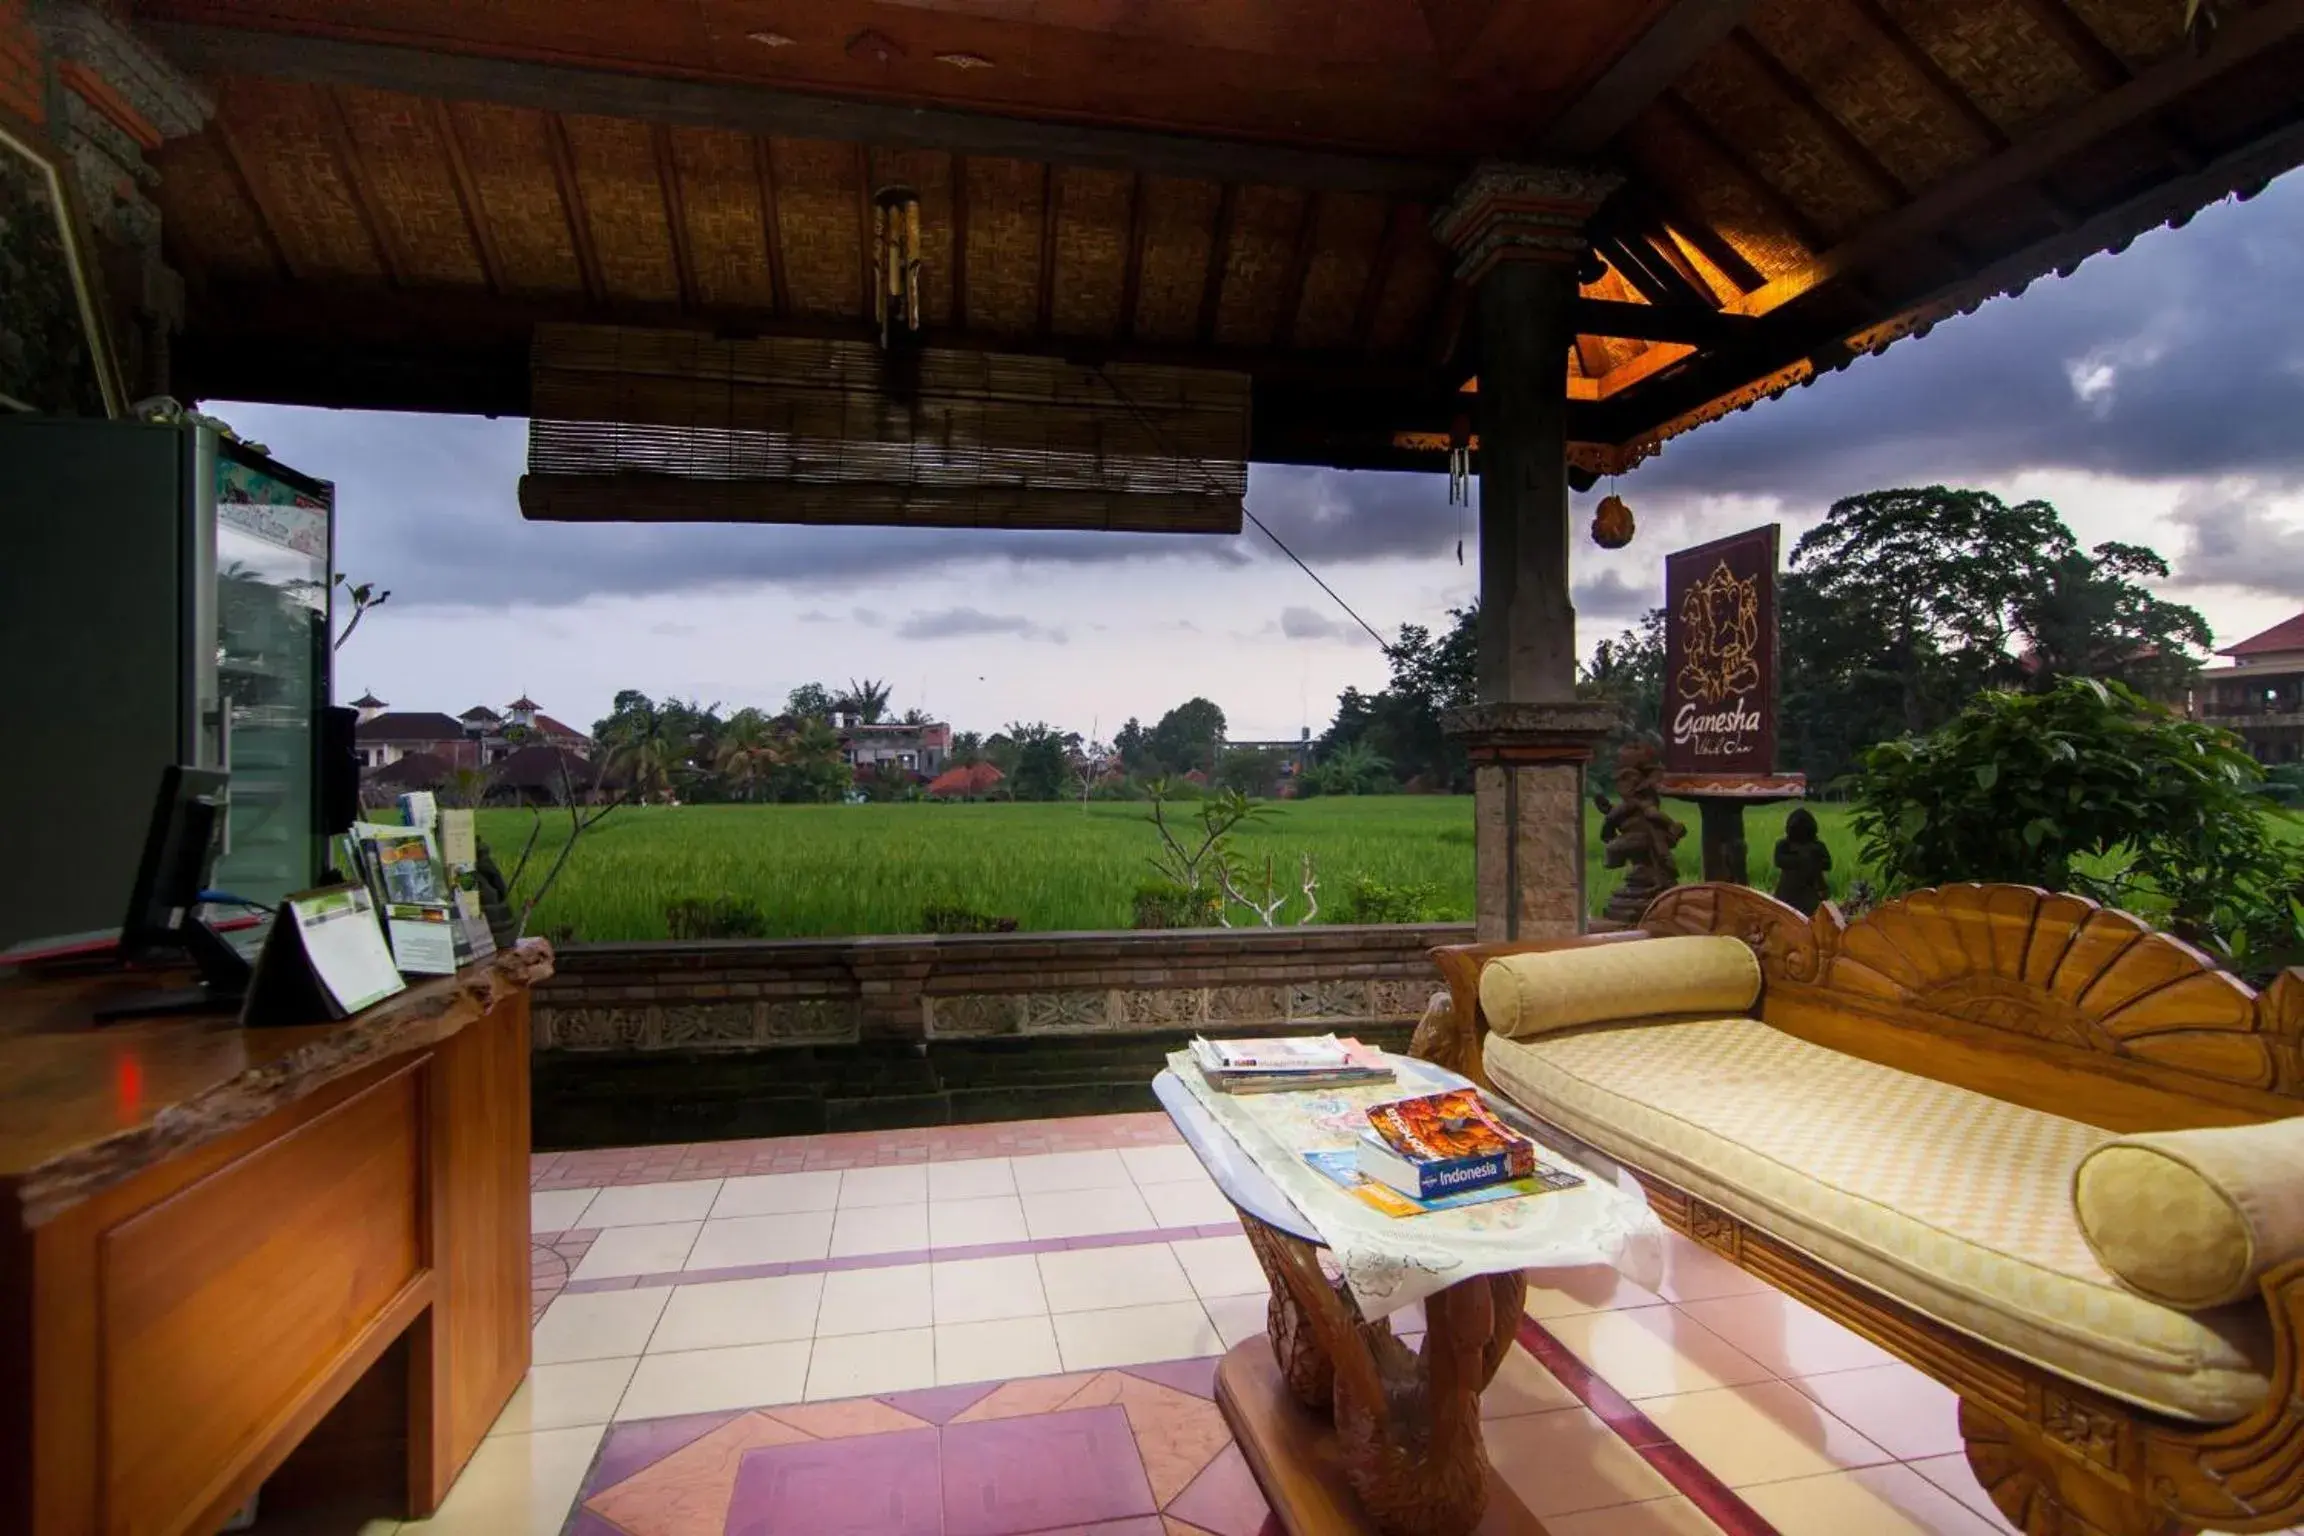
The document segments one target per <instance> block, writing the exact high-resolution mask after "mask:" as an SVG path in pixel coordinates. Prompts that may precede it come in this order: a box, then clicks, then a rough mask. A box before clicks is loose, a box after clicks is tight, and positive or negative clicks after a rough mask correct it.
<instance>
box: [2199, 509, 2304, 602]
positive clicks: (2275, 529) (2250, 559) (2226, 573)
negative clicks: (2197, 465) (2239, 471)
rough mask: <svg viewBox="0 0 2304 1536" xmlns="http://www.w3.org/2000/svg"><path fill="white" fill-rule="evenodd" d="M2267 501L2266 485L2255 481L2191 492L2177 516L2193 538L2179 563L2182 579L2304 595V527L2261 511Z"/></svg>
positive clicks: (2283, 595)
mask: <svg viewBox="0 0 2304 1536" xmlns="http://www.w3.org/2000/svg"><path fill="white" fill-rule="evenodd" d="M2262 502H2263V488H2262V487H2261V486H2260V485H2257V484H2255V483H2252V482H2242V483H2240V484H2237V485H2233V484H2217V485H2213V486H2207V487H2199V488H2195V489H2194V490H2191V491H2188V492H2187V493H2185V495H2184V496H2183V497H2182V498H2181V499H2179V500H2178V502H2177V503H2176V513H2175V517H2176V521H2177V522H2178V523H2181V524H2182V525H2183V526H2184V527H2185V528H2186V529H2188V530H2190V532H2191V535H2192V540H2191V545H2190V547H2189V548H2188V549H2186V551H2185V552H2184V556H2183V558H2182V559H2181V560H2179V561H2178V562H2177V563H2176V573H2175V574H2176V579H2177V580H2178V581H2180V582H2182V583H2184V584H2186V585H2188V586H2228V587H2245V588H2248V589H2249V590H2251V591H2256V592H2264V593H2269V594H2271V595H2272V596H2274V597H2286V598H2294V597H2297V596H2299V595H2304V527H2297V526H2295V525H2293V524H2288V525H2283V524H2278V523H2274V522H2273V521H2272V520H2271V519H2269V518H2267V517H2264V516H2263V515H2262V514H2261V512H2260V511H2259V508H2260V507H2261V505H2262Z"/></svg>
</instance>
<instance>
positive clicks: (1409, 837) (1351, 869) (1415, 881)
mask: <svg viewBox="0 0 2304 1536" xmlns="http://www.w3.org/2000/svg"><path fill="white" fill-rule="evenodd" d="M1670 809H1671V811H1672V814H1673V815H1674V816H1676V817H1678V818H1679V819H1680V821H1681V822H1683V823H1684V824H1685V825H1686V826H1687V827H1688V829H1689V832H1688V837H1687V839H1686V840H1685V841H1683V842H1682V843H1681V845H1680V865H1681V870H1682V872H1683V876H1684V877H1686V878H1694V877H1695V875H1696V872H1697V866H1698V855H1697V843H1696V808H1695V807H1694V806H1693V805H1688V804H1683V803H1680V802H1673V803H1671V805H1670ZM1812 809H1814V810H1815V812H1816V815H1817V820H1818V821H1819V822H1820V823H1821V824H1822V829H1823V834H1824V838H1825V841H1826V843H1827V844H1829V845H1830V847H1831V849H1832V863H1833V870H1832V877H1831V885H1832V891H1833V894H1834V895H1836V896H1837V895H1840V894H1842V893H1843V892H1845V890H1846V889H1847V883H1848V881H1849V879H1850V878H1851V877H1852V876H1853V875H1854V874H1856V873H1857V869H1856V863H1857V860H1856V849H1855V841H1854V838H1853V835H1852V834H1851V833H1850V832H1849V830H1848V827H1847V814H1846V812H1845V810H1844V809H1843V808H1841V807H1838V806H1830V805H1818V806H1815V807H1812ZM1173 810H1174V811H1175V812H1180V813H1181V820H1179V819H1178V818H1177V817H1175V816H1172V824H1178V825H1189V824H1196V819H1197V818H1196V816H1195V814H1194V813H1195V811H1196V808H1195V807H1193V806H1190V805H1185V806H1179V807H1175V808H1173ZM1790 810H1791V807H1790V806H1788V805H1773V806H1765V807H1759V808H1756V809H1754V810H1752V811H1749V812H1747V813H1746V815H1745V835H1746V837H1747V838H1748V839H1749V840H1750V845H1751V849H1752V866H1753V871H1754V874H1755V876H1766V877H1767V879H1768V883H1769V884H1771V885H1772V884H1773V878H1772V871H1771V870H1769V868H1768V857H1769V854H1770V851H1771V850H1772V849H1773V848H1774V847H1775V844H1776V839H1777V838H1778V837H1779V836H1780V835H1782V831H1783V824H1784V817H1785V816H1786V814H1788V813H1789V811H1790ZM1148 815H1149V809H1148V807H1146V806H1145V805H1143V804H1141V803H1132V802H1124V801H1111V802H1104V801H1097V802H1091V803H1090V804H1088V805H1087V806H1085V807H1083V806H1081V805H1079V804H1077V803H1073V804H977V805H937V804H912V805H907V804H894V805H858V806H847V805H823V806H816V805H806V806H802V805H773V806H769V805H762V806H748V805H705V806H671V807H665V806H626V807H623V808H621V809H619V810H617V811H615V812H613V813H612V814H611V815H609V817H608V818H607V819H606V820H605V821H603V822H601V823H600V824H599V825H598V826H596V827H594V828H593V829H592V830H591V831H589V832H587V833H586V834H585V835H584V837H583V840H582V841H581V842H580V843H579V845H578V846H577V848H576V850H575V852H574V854H573V855H572V856H571V858H570V860H569V864H568V868H567V870H566V872H565V873H564V874H562V875H561V877H560V881H559V884H558V885H557V886H556V887H555V888H554V889H553V891H552V893H551V895H550V896H549V897H548V898H546V900H545V902H544V904H543V906H541V907H540V908H539V909H538V910H537V914H536V917H535V920H534V921H533V922H532V923H531V924H530V926H529V931H530V932H532V933H554V932H558V931H562V930H567V931H570V932H572V934H573V936H574V937H575V938H576V939H578V940H588V941H593V942H612V941H619V940H635V939H661V938H665V937H668V936H669V935H668V931H667V928H666V925H665V917H664V909H665V907H666V905H667V904H668V903H670V902H673V901H677V900H679V899H681V898H684V897H713V896H722V895H728V896H739V897H744V898H747V899H749V900H751V901H752V902H754V903H756V904H757V905H758V906H759V908H760V910H761V911H762V913H764V914H765V915H766V917H767V920H768V926H769V931H770V932H771V934H773V935H775V936H779V937H801V936H806V935H815V934H854V933H916V932H918V931H920V927H921V912H922V909H923V908H924V907H926V906H928V905H930V904H933V903H950V904H956V905H960V906H965V907H969V908H973V909H975V910H976V911H979V912H983V913H986V914H991V915H997V916H1002V917H1013V918H1015V919H1016V920H1017V924H1018V926H1019V927H1020V928H1022V929H1025V930H1033V931H1042V932H1045V931H1051V930H1062V929H1094V928H1125V927H1128V926H1130V923H1131V919H1132V910H1131V903H1132V899H1133V893H1134V891H1135V888H1136V886H1137V884H1138V882H1139V881H1141V880H1144V879H1146V878H1147V877H1149V876H1151V875H1152V873H1153V869H1152V865H1151V863H1150V859H1151V856H1152V855H1153V853H1154V852H1155V851H1156V850H1157V847H1158V842H1157V839H1156V838H1155V836H1154V834H1153V831H1152V828H1151V826H1150V824H1149V822H1148V820H1147V818H1148ZM530 825H531V819H530V816H529V813H527V812H526V811H483V812H481V813H480V834H481V836H482V837H483V838H485V839H486V840H487V841H488V843H489V844H490V846H491V847H492V848H493V849H494V850H495V853H496V856H497V859H498V861H499V862H500V863H501V864H502V865H503V867H504V869H505V871H506V873H510V871H511V868H512V864H513V861H514V860H515V859H516V858H517V857H518V855H519V852H520V849H521V846H522V844H523V843H525V841H526V840H527V838H528V835H529V829H530ZM1585 825H1586V832H1587V836H1588V837H1591V838H1592V839H1593V841H1592V842H1591V844H1590V846H1589V847H1588V849H1587V852H1586V859H1587V864H1588V869H1589V881H1588V884H1589V889H1590V891H1591V893H1592V906H1593V909H1594V910H1595V911H1597V910H1598V909H1599V908H1600V906H1601V905H1602V904H1603V903H1605V902H1606V900H1607V898H1608V893H1609V892H1610V891H1612V890H1613V889H1615V886H1616V883H1617V882H1618V880H1619V879H1621V878H1622V873H1623V872H1622V871H1620V870H1606V869H1603V868H1602V867H1601V858H1600V849H1599V844H1598V841H1597V833H1598V830H1599V818H1598V817H1597V816H1596V815H1588V816H1587V817H1586V818H1585ZM567 835H568V817H567V813H566V812H565V811H549V810H548V811H546V812H544V813H543V820H542V832H541V836H540V837H539V839H538V842H537V849H536V853H535V855H534V856H533V857H532V858H531V859H530V861H529V869H528V873H527V875H526V876H525V877H524V878H523V880H522V881H521V885H522V886H523V887H533V886H534V884H535V883H536V882H537V881H538V880H540V879H541V878H542V875H543V872H544V871H545V870H546V869H547V868H549V867H550V864H551V862H552V857H553V855H554V853H556V852H557V850H558V848H559V846H560V845H561V844H562V843H563V842H565V841H566V838H567ZM1236 841H1237V842H1238V844H1239V846H1240V848H1241V850H1242V852H1243V853H1245V854H1246V855H1247V856H1248V857H1249V859H1250V860H1251V861H1252V862H1253V864H1254V866H1255V867H1256V868H1258V869H1261V867H1262V864H1263V861H1264V858H1265V856H1266V855H1267V854H1269V855H1271V856H1272V858H1273V861H1274V865H1275V869H1276V871H1277V878H1278V881H1279V883H1281V884H1283V885H1284V886H1285V887H1286V888H1288V889H1290V890H1293V889H1294V888H1295V886H1296V884H1297V875H1298V871H1299V868H1300V864H1301V860H1302V857H1303V855H1305V854H1307V853H1309V854H1311V855H1312V858H1313V861H1314V865H1315V867H1316V869H1317V872H1318V876H1319V880H1320V898H1321V907H1322V912H1321V916H1322V918H1323V919H1326V920H1335V919H1337V918H1338V917H1339V916H1340V913H1339V911H1338V908H1339V907H1340V905H1341V904H1342V902H1343V898H1344V893H1345V890H1346V888H1347V886H1348V884H1349V883H1350V881H1351V878H1352V877H1353V876H1355V875H1360V876H1366V877H1368V878H1370V879H1373V880H1377V881H1381V882H1383V883H1384V884H1386V885H1390V886H1407V885H1413V886H1426V887H1429V888H1430V889H1431V890H1432V892H1433V893H1434V900H1433V902H1432V904H1431V906H1430V908H1429V912H1430V915H1431V916H1433V917H1435V918H1458V919H1469V918H1470V917H1471V915H1472V801H1471V799H1470V797H1468V796H1453V797H1450V796H1423V795H1399V796H1368V797H1352V798H1339V799H1320V800H1307V801H1301V802H1294V803H1288V804H1284V805H1280V806H1277V807H1275V808H1274V809H1273V812H1272V814H1271V816H1270V818H1269V819H1268V820H1266V821H1264V822H1263V823H1261V824H1260V825H1256V826H1254V827H1253V828H1251V829H1250V830H1248V831H1246V832H1244V833H1242V834H1240V835H1239V836H1238V837H1237V839H1236ZM1301 910H1302V904H1301V902H1300V901H1295V902H1291V904H1290V906H1289V907H1288V908H1286V909H1284V910H1283V913H1282V916H1281V921H1283V922H1287V921H1291V920H1292V919H1293V917H1294V916H1295V915H1296V914H1297V913H1299V912H1300V911H1301ZM1233 920H1234V922H1236V923H1238V922H1243V921H1253V919H1252V918H1249V917H1246V916H1245V914H1241V913H1239V912H1238V911H1237V910H1236V911H1235V915H1234V919H1233Z"/></svg>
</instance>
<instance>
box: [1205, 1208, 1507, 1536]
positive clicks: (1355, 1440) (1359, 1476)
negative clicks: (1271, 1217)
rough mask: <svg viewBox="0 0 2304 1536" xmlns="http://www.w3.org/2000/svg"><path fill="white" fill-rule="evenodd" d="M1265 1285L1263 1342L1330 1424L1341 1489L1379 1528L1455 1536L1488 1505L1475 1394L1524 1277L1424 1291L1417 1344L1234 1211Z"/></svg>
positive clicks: (1498, 1361)
mask: <svg viewBox="0 0 2304 1536" xmlns="http://www.w3.org/2000/svg"><path fill="white" fill-rule="evenodd" d="M1240 1224H1241V1225H1242V1226H1243V1227H1244V1228H1246V1229H1247V1232H1248V1241H1249V1243H1250V1244H1251V1245H1252V1246H1253V1247H1254V1248H1255V1250H1256V1257H1257V1259H1258V1260H1259V1261H1260V1262H1261V1263H1262V1265H1263V1266H1264V1274H1265V1277H1266V1278H1267V1279H1269V1280H1270V1281H1271V1282H1272V1303H1271V1311H1270V1320H1271V1327H1272V1335H1271V1336H1272V1348H1273V1353H1274V1355H1275V1356H1276V1357H1277V1359H1278V1362H1279V1365H1280V1370H1281V1374H1282V1375H1283V1377H1284V1378H1285V1379H1286V1380H1287V1382H1288V1387H1289V1391H1290V1392H1291V1394H1293V1395H1294V1396H1295V1398H1296V1399H1297V1401H1298V1402H1300V1403H1302V1404H1303V1405H1304V1406H1305V1407H1306V1408H1309V1409H1311V1410H1313V1411H1315V1412H1319V1411H1323V1410H1325V1411H1327V1412H1328V1413H1329V1414H1330V1415H1331V1416H1332V1417H1333V1419H1334V1421H1335V1425H1336V1436H1337V1441H1338V1443H1339V1444H1340V1446H1341V1447H1342V1449H1343V1451H1344V1461H1345V1469H1346V1476H1347V1477H1348V1478H1349V1479H1350V1480H1351V1484H1352V1491H1353V1492H1354V1493H1355V1494H1357V1495H1358V1496H1359V1499H1360V1502H1361V1504H1362V1506H1363V1507H1364V1508H1365V1509H1366V1510H1367V1512H1368V1514H1369V1516H1370V1518H1371V1519H1372V1520H1373V1521H1374V1522H1375V1524H1376V1526H1377V1528H1378V1529H1380V1530H1382V1531H1384V1532H1385V1533H1387V1536H1465V1533H1466V1532H1468V1531H1470V1530H1471V1529H1472V1528H1473V1527H1474V1526H1475V1525H1477V1524H1478V1523H1479V1521H1480V1516H1481V1514H1482V1512H1483V1511H1484V1510H1485V1509H1486V1507H1487V1502H1488V1457H1487V1452H1486V1450H1485V1448H1484V1447H1483V1445H1482V1442H1481V1438H1480V1393H1481V1390H1482V1389H1483V1388H1485V1387H1486V1386H1487V1385H1488V1383H1489V1382H1490V1381H1491V1380H1493V1379H1494V1378H1495V1375H1496V1372H1497V1370H1498V1368H1499V1367H1501V1366H1502V1365H1503V1363H1504V1355H1505V1352H1506V1351H1507V1350H1509V1349H1510V1348H1511V1347H1512V1339H1513V1336H1514V1333H1515V1331H1516V1329H1517V1328H1518V1326H1519V1319H1520V1309H1521V1304H1522V1301H1523V1298H1524V1297H1525V1295H1526V1292H1527V1279H1526V1277H1525V1276H1523V1275H1520V1274H1518V1273H1513V1274H1507V1275H1480V1276H1476V1277H1474V1278H1473V1279H1470V1280H1466V1281H1464V1282H1462V1283H1460V1284H1457V1285H1452V1286H1450V1287H1449V1288H1448V1289H1446V1290H1444V1291H1441V1292H1439V1293H1438V1294H1436V1295H1434V1296H1431V1297H1429V1298H1427V1299H1426V1301H1425V1303H1424V1315H1425V1320H1426V1331H1425V1335H1424V1347H1423V1349H1422V1350H1421V1351H1414V1350H1411V1349H1409V1348H1408V1346H1407V1345H1405V1344H1403V1343H1401V1342H1400V1340H1399V1339H1397V1338H1395V1337H1394V1336H1393V1333H1392V1330H1391V1328H1390V1326H1389V1325H1388V1324H1386V1323H1384V1322H1381V1321H1378V1322H1373V1323H1371V1322H1368V1321H1366V1320H1364V1319H1363V1318H1362V1317H1361V1316H1360V1309H1359V1307H1358V1306H1357V1305H1356V1304H1355V1303H1354V1302H1353V1300H1352V1297H1351V1294H1350V1293H1349V1292H1348V1291H1346V1290H1345V1289H1344V1287H1343V1286H1342V1285H1340V1284H1338V1283H1337V1282H1335V1281H1333V1280H1330V1279H1329V1278H1328V1277H1327V1276H1326V1275H1325V1274H1324V1273H1322V1271H1321V1268H1320V1258H1319V1250H1318V1249H1317V1248H1315V1247H1314V1246H1313V1245H1312V1244H1310V1243H1307V1242H1304V1241H1303V1240H1302V1239H1300V1238H1295V1237H1290V1236H1289V1235H1288V1234H1286V1233H1284V1232H1280V1231H1278V1230H1276V1229H1274V1228H1272V1227H1269V1226H1266V1225H1265V1224H1264V1223H1263V1222H1260V1221H1258V1220H1256V1219H1255V1218H1254V1217H1252V1216H1249V1215H1247V1214H1245V1213H1243V1214H1242V1215H1241V1218H1240Z"/></svg>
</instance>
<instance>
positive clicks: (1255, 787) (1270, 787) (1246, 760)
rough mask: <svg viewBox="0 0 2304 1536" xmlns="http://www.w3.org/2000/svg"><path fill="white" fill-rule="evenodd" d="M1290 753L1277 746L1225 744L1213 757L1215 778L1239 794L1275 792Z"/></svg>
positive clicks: (1226, 787)
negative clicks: (1222, 750) (1215, 760)
mask: <svg viewBox="0 0 2304 1536" xmlns="http://www.w3.org/2000/svg"><path fill="white" fill-rule="evenodd" d="M1293 756H1294V754H1292V753H1290V752H1288V751H1286V750H1284V749H1282V748H1279V747H1233V748H1228V749H1226V750H1225V752H1224V755H1223V756H1222V757H1221V758H1220V759H1218V760H1217V763H1216V782H1217V783H1218V784H1219V785H1221V786H1222V787H1224V788H1225V789H1233V790H1238V791H1239V792H1240V793H1241V794H1243V795H1273V794H1277V793H1279V790H1280V780H1281V777H1282V775H1283V774H1284V772H1285V771H1286V769H1287V767H1288V763H1289V761H1290V759H1291V758H1292V757H1293Z"/></svg>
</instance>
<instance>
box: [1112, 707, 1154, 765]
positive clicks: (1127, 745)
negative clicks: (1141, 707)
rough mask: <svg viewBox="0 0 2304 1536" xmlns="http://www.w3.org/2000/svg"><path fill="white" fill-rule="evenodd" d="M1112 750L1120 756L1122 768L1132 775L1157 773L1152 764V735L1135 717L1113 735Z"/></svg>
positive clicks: (1131, 716) (1130, 717)
mask: <svg viewBox="0 0 2304 1536" xmlns="http://www.w3.org/2000/svg"><path fill="white" fill-rule="evenodd" d="M1112 750H1113V752H1114V753H1116V754H1118V756H1119V758H1120V766H1121V767H1122V768H1125V769H1126V770H1128V772H1130V773H1150V772H1154V771H1156V770H1155V768H1154V765H1153V762H1152V733H1151V732H1150V731H1148V730H1146V729H1144V724H1143V722H1142V721H1140V720H1138V719H1137V718H1136V717H1135V716H1134V715H1130V716H1129V717H1128V723H1127V724H1126V725H1124V726H1122V727H1120V729H1119V730H1117V731H1115V732H1114V733H1113V735H1112Z"/></svg>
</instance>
